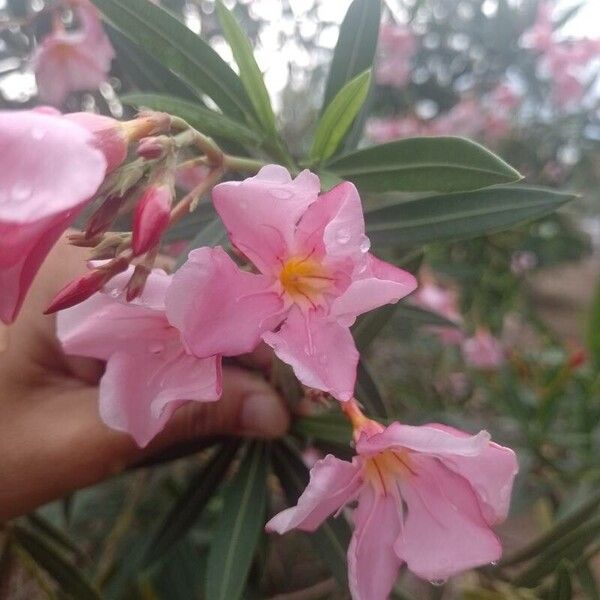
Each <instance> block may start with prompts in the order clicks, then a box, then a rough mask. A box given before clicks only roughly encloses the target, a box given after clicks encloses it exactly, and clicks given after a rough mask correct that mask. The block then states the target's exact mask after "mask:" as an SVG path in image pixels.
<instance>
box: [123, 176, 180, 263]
mask: <svg viewBox="0 0 600 600" xmlns="http://www.w3.org/2000/svg"><path fill="white" fill-rule="evenodd" d="M171 199H172V190H171V186H170V185H166V184H162V185H158V186H152V185H151V186H149V187H148V188H146V189H145V190H144V192H143V194H142V195H141V197H140V199H139V200H138V203H137V204H136V206H135V210H134V212H133V241H132V247H133V253H134V255H135V256H139V255H140V254H144V253H145V252H148V250H150V249H151V248H153V247H154V246H156V244H158V242H159V241H160V236H161V235H162V233H163V231H164V230H165V229H166V228H167V226H168V224H169V217H170V214H171Z"/></svg>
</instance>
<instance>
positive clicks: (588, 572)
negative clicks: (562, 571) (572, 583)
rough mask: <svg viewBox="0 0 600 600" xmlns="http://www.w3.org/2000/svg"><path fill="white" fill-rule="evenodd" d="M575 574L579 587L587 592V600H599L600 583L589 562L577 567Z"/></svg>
mask: <svg viewBox="0 0 600 600" xmlns="http://www.w3.org/2000/svg"><path fill="white" fill-rule="evenodd" d="M576 575H577V579H578V580H579V585H580V586H581V589H582V590H583V591H584V592H585V594H587V598H588V600H600V585H599V584H598V580H597V579H596V576H595V574H594V571H593V570H592V568H591V567H590V564H589V562H588V563H585V564H583V565H581V566H580V567H578V568H577V571H576Z"/></svg>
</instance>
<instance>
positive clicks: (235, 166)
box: [223, 154, 266, 173]
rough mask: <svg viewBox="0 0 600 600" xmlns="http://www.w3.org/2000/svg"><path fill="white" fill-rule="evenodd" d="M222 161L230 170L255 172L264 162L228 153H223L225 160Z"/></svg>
mask: <svg viewBox="0 0 600 600" xmlns="http://www.w3.org/2000/svg"><path fill="white" fill-rule="evenodd" d="M223 162H224V165H225V167H226V168H227V169H229V170H231V171H244V172H249V173H257V172H258V171H260V170H261V169H262V168H263V167H264V166H265V164H266V163H265V162H264V161H262V160H256V159H254V158H246V157H245V156H230V155H229V154H227V155H225V160H224V161H223Z"/></svg>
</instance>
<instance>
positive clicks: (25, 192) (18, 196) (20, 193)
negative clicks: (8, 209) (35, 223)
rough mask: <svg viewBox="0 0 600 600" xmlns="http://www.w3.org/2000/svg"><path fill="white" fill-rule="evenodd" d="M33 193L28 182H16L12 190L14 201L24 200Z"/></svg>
mask: <svg viewBox="0 0 600 600" xmlns="http://www.w3.org/2000/svg"><path fill="white" fill-rule="evenodd" d="M32 193H33V189H32V188H31V187H30V186H29V185H27V184H26V183H15V185H13V187H12V190H11V196H12V200H13V201H14V202H22V201H23V200H27V199H28V198H29V197H30V196H31V194H32Z"/></svg>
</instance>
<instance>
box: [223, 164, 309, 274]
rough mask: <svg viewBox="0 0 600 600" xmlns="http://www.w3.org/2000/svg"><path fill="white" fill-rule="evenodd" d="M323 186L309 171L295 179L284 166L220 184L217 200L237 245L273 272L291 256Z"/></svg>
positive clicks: (232, 240)
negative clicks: (302, 220) (304, 217)
mask: <svg viewBox="0 0 600 600" xmlns="http://www.w3.org/2000/svg"><path fill="white" fill-rule="evenodd" d="M319 186H320V184H319V179H318V177H317V176H316V175H314V174H313V173H310V172H309V171H303V172H302V173H300V174H299V175H298V176H297V177H296V178H295V179H293V180H292V178H291V177H290V174H289V173H288V171H287V170H286V169H284V168H283V167H280V166H277V165H267V166H266V167H263V168H262V169H261V170H260V171H259V173H258V175H256V176H254V177H250V178H248V179H245V180H244V181H229V182H227V183H221V184H219V185H217V186H216V187H215V188H214V190H213V195H212V198H213V202H214V205H215V208H216V210H217V212H218V213H219V216H220V217H221V219H222V220H223V223H224V225H225V228H226V229H227V232H228V233H229V237H230V239H231V242H232V243H233V244H234V246H236V247H237V248H238V249H239V250H240V251H241V252H243V253H244V254H245V255H246V256H247V257H248V258H249V259H250V260H251V261H252V262H253V263H254V264H255V265H256V266H257V267H258V268H259V269H260V270H261V271H262V272H263V273H267V272H272V271H273V269H275V268H276V267H277V266H278V265H280V264H281V260H282V259H283V258H284V257H285V255H286V254H287V250H288V248H290V247H291V245H292V242H293V236H294V231H295V227H296V224H297V222H298V220H299V219H300V217H301V216H302V214H303V213H304V212H305V211H306V209H307V208H308V207H309V206H310V204H312V203H313V202H314V201H315V200H316V199H317V195H318V193H319Z"/></svg>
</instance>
